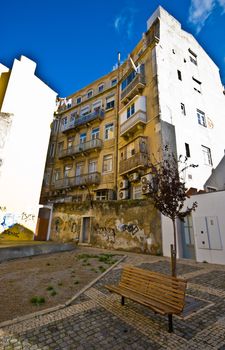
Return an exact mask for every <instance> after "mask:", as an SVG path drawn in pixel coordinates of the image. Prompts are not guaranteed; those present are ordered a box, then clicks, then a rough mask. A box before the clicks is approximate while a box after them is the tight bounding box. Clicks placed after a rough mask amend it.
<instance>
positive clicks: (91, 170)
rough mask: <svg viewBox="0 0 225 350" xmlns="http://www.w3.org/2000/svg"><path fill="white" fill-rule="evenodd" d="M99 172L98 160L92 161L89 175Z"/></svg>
mask: <svg viewBox="0 0 225 350" xmlns="http://www.w3.org/2000/svg"><path fill="white" fill-rule="evenodd" d="M96 171H97V159H91V160H90V161H89V164H88V173H89V174H90V173H95V172H96Z"/></svg>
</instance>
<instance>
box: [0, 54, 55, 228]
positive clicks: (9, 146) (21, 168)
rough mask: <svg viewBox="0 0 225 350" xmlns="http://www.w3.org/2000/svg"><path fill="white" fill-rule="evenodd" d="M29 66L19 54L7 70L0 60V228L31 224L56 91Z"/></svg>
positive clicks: (32, 64)
mask: <svg viewBox="0 0 225 350" xmlns="http://www.w3.org/2000/svg"><path fill="white" fill-rule="evenodd" d="M35 69H36V63H35V62H33V61H31V60H30V59H28V58H26V57H25V56H21V58H20V60H17V59H15V60H14V63H13V66H12V69H8V68H6V67H4V66H3V65H0V113H1V114H0V134H1V140H2V142H1V143H0V157H1V162H0V207H1V208H3V207H6V211H4V212H3V211H1V212H0V216H1V218H0V224H1V223H3V225H0V232H1V231H2V230H3V229H4V228H7V225H8V226H9V225H11V224H12V223H15V222H19V223H22V224H23V225H25V226H26V227H28V228H30V229H32V230H34V229H35V225H36V219H37V213H38V203H39V196H40V190H41V184H42V178H43V172H44V166H45V159H46V152H47V148H48V140H49V135H50V123H51V121H52V116H53V113H54V110H55V100H56V93H55V92H54V91H53V90H52V89H51V88H49V87H48V86H47V85H46V84H45V83H44V82H42V81H41V80H40V79H39V78H38V77H37V76H36V75H35ZM7 222H8V224H7Z"/></svg>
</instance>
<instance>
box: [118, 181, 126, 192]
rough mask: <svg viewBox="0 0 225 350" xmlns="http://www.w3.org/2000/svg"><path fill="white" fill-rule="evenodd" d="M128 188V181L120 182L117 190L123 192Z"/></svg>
mask: <svg viewBox="0 0 225 350" xmlns="http://www.w3.org/2000/svg"><path fill="white" fill-rule="evenodd" d="M127 187H128V180H121V181H120V183H119V189H120V190H123V189H125V188H127Z"/></svg>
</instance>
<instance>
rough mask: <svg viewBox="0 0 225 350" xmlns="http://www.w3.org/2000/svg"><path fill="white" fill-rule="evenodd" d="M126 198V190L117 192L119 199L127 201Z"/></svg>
mask: <svg viewBox="0 0 225 350" xmlns="http://www.w3.org/2000/svg"><path fill="white" fill-rule="evenodd" d="M127 198H128V190H121V191H120V192H119V199H127Z"/></svg>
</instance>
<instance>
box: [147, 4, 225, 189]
mask: <svg viewBox="0 0 225 350" xmlns="http://www.w3.org/2000/svg"><path fill="white" fill-rule="evenodd" d="M157 17H158V18H159V20H160V29H159V36H160V39H159V43H158V44H157V45H156V46H155V49H154V50H153V55H155V62H156V67H155V69H156V70H157V80H158V94H159V110H160V119H161V126H160V127H159V128H158V130H159V129H160V130H161V135H162V136H161V137H162V142H163V143H164V144H169V145H171V147H172V149H176V151H177V154H178V155H186V156H187V157H188V158H189V161H190V163H193V164H197V165H198V168H197V169H196V168H195V169H192V170H189V171H188V173H187V174H186V183H187V187H188V188H189V187H195V188H197V189H203V185H204V183H205V181H206V180H207V178H208V177H209V176H210V174H211V171H212V167H216V166H217V164H218V163H219V161H220V160H221V158H222V157H223V155H224V150H225V138H224V129H225V95H224V94H223V91H224V88H223V86H222V83H221V79H220V75H219V69H218V67H217V66H216V65H215V63H214V62H213V61H212V60H211V58H210V57H209V56H208V55H207V54H206V52H205V51H204V50H203V48H202V47H201V46H200V45H199V44H198V42H197V41H196V39H195V38H194V37H193V36H192V35H191V34H189V33H187V32H186V31H184V30H183V29H182V28H181V24H180V23H179V22H178V21H177V20H176V19H175V18H174V17H172V16H171V15H170V14H169V13H168V12H166V11H165V10H164V9H163V8H162V7H159V8H158V9H157V10H156V11H155V13H154V14H153V15H152V16H151V17H150V19H149V20H148V28H150V27H151V25H152V23H153V22H154V21H155V20H156V18H157ZM163 122H166V124H165V123H163ZM167 123H168V124H167ZM171 126H173V127H174V132H172V131H173V128H172V129H171ZM171 130H172V131H171ZM175 146H176V147H175Z"/></svg>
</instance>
